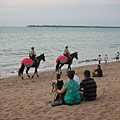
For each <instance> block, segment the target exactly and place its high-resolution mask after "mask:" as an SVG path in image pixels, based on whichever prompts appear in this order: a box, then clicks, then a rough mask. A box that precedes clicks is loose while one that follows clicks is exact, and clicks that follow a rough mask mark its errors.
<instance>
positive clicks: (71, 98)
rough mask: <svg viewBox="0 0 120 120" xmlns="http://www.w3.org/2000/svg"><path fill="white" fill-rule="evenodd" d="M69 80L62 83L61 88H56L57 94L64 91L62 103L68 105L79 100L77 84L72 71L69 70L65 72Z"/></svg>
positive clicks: (77, 102)
mask: <svg viewBox="0 0 120 120" xmlns="http://www.w3.org/2000/svg"><path fill="white" fill-rule="evenodd" d="M67 77H68V78H69V81H68V82H66V83H64V85H63V87H62V89H61V90H57V93H58V94H62V93H64V92H65V95H64V102H63V103H64V104H68V105H75V104H79V103H80V102H81V98H80V93H79V85H78V83H77V82H76V81H75V80H73V77H74V73H73V71H69V72H68V74H67Z"/></svg>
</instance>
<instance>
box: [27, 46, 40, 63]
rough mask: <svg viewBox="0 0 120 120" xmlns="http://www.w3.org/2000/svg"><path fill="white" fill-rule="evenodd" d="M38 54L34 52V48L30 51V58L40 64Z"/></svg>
mask: <svg viewBox="0 0 120 120" xmlns="http://www.w3.org/2000/svg"><path fill="white" fill-rule="evenodd" d="M36 56H37V55H36V53H35V51H34V46H32V47H31V49H30V51H29V58H31V59H32V60H33V61H34V62H35V63H38V59H37V58H36Z"/></svg>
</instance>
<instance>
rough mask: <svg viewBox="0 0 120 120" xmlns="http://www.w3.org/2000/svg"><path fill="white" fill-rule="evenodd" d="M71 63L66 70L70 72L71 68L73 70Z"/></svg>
mask: <svg viewBox="0 0 120 120" xmlns="http://www.w3.org/2000/svg"><path fill="white" fill-rule="evenodd" d="M70 65H71V64H69V65H68V68H67V71H66V72H68V71H69V70H71V66H70Z"/></svg>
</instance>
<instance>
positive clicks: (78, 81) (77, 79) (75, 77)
mask: <svg viewBox="0 0 120 120" xmlns="http://www.w3.org/2000/svg"><path fill="white" fill-rule="evenodd" d="M72 71H73V73H74V77H73V80H75V81H76V82H77V83H78V85H80V79H79V77H78V76H77V75H76V74H75V71H74V70H72Z"/></svg>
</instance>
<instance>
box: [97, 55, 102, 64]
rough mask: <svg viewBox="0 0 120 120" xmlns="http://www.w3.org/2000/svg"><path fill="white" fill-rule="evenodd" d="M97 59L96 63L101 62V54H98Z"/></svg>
mask: <svg viewBox="0 0 120 120" xmlns="http://www.w3.org/2000/svg"><path fill="white" fill-rule="evenodd" d="M97 60H98V63H99V64H101V61H102V58H101V55H99V56H98V58H97Z"/></svg>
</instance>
